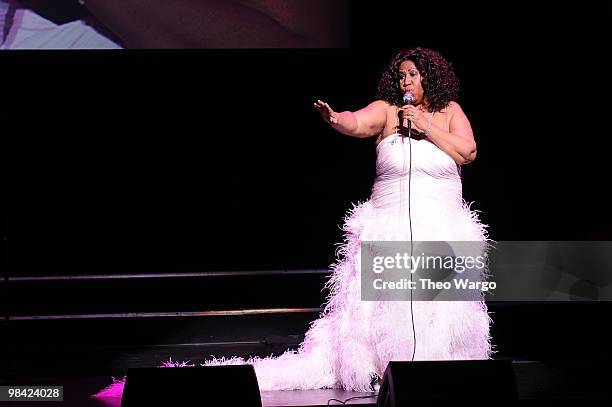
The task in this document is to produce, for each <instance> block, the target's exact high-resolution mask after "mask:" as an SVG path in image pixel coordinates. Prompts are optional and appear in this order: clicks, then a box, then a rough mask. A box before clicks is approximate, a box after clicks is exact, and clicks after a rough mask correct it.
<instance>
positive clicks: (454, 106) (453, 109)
mask: <svg viewBox="0 0 612 407" xmlns="http://www.w3.org/2000/svg"><path fill="white" fill-rule="evenodd" d="M442 111H447V112H448V113H449V114H455V113H463V109H462V108H461V105H460V104H459V103H457V102H455V101H454V100H451V101H450V102H449V104H448V106H446V107H445V108H444V109H443V110H442Z"/></svg>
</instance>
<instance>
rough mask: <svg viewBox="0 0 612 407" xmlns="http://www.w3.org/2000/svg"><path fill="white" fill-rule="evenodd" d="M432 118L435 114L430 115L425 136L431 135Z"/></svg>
mask: <svg viewBox="0 0 612 407" xmlns="http://www.w3.org/2000/svg"><path fill="white" fill-rule="evenodd" d="M431 119H433V114H432V115H431V116H429V120H428V121H427V131H426V132H425V137H429V131H430V130H431Z"/></svg>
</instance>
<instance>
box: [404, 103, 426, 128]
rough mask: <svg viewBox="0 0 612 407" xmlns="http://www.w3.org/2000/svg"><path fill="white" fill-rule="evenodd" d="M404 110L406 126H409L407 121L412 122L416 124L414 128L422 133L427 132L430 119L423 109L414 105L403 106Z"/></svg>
mask: <svg viewBox="0 0 612 407" xmlns="http://www.w3.org/2000/svg"><path fill="white" fill-rule="evenodd" d="M402 110H403V112H404V126H407V124H408V123H406V120H410V121H411V122H412V123H413V124H414V127H416V129H417V130H418V131H420V132H421V133H424V132H425V131H427V127H428V126H429V118H428V117H427V115H426V114H425V113H424V112H423V111H422V110H421V109H419V108H418V107H416V106H413V105H404V106H402Z"/></svg>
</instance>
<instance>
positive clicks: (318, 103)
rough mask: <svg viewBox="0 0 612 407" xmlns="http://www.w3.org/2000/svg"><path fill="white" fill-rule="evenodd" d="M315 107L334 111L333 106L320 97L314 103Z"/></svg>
mask: <svg viewBox="0 0 612 407" xmlns="http://www.w3.org/2000/svg"><path fill="white" fill-rule="evenodd" d="M314 107H315V108H317V109H319V110H320V111H327V112H329V113H331V112H332V111H333V110H332V108H331V107H329V105H328V104H327V103H325V102H324V101H322V100H319V99H317V101H316V102H315V103H314Z"/></svg>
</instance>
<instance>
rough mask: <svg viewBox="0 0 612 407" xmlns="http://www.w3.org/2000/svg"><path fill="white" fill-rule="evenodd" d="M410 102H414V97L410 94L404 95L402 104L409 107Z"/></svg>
mask: <svg viewBox="0 0 612 407" xmlns="http://www.w3.org/2000/svg"><path fill="white" fill-rule="evenodd" d="M412 102H414V95H413V94H412V92H406V93H404V104H405V105H411V104H412Z"/></svg>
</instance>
